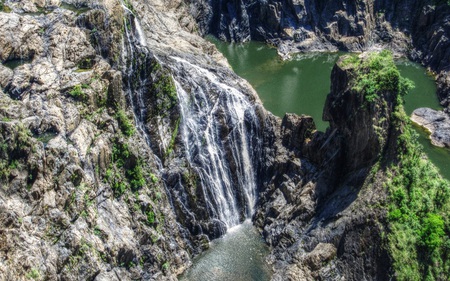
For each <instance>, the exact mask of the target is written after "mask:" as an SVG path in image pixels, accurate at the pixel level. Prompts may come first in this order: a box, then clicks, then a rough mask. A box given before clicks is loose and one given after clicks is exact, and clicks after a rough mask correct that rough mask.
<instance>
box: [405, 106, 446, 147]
mask: <svg viewBox="0 0 450 281" xmlns="http://www.w3.org/2000/svg"><path fill="white" fill-rule="evenodd" d="M411 121H413V122H414V123H416V124H417V125H419V126H421V127H423V128H424V129H425V130H427V131H428V133H429V134H430V139H431V143H432V144H433V145H435V146H439V147H447V148H448V147H450V117H449V116H448V115H447V114H445V113H444V112H442V111H437V110H433V109H431V108H426V107H421V108H418V109H416V110H414V111H413V113H412V115H411Z"/></svg>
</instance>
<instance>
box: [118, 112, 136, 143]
mask: <svg viewBox="0 0 450 281" xmlns="http://www.w3.org/2000/svg"><path fill="white" fill-rule="evenodd" d="M116 118H117V121H118V122H119V126H120V129H121V130H122V133H123V134H124V135H125V136H127V137H130V136H132V135H133V134H134V126H133V123H132V122H131V121H130V119H128V116H127V114H126V113H125V111H124V110H122V109H120V110H119V111H117V113H116Z"/></svg>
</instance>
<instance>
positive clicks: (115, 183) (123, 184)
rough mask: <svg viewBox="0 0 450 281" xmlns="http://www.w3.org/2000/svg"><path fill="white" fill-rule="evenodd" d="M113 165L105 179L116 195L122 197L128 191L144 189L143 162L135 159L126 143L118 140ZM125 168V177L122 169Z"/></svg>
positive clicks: (113, 153)
mask: <svg viewBox="0 0 450 281" xmlns="http://www.w3.org/2000/svg"><path fill="white" fill-rule="evenodd" d="M111 158H112V159H111V160H112V163H111V164H110V167H109V169H108V170H107V171H106V174H105V179H106V180H107V181H108V182H109V183H110V184H111V187H112V188H113V190H114V192H115V194H116V195H122V194H123V193H125V191H126V190H128V189H131V190H137V189H139V188H142V187H144V186H145V185H146V184H147V182H146V180H145V176H144V172H143V169H142V160H141V159H135V157H134V156H132V153H131V152H130V149H129V147H128V145H127V144H126V143H122V142H119V141H117V140H116V142H115V143H114V144H113V148H112V157H111ZM121 168H124V170H125V171H126V172H125V177H123V176H122V175H123V174H122V173H121V171H120V169H121Z"/></svg>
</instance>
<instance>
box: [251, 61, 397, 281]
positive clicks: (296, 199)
mask: <svg viewBox="0 0 450 281" xmlns="http://www.w3.org/2000/svg"><path fill="white" fill-rule="evenodd" d="M370 57H371V55H368V56H367V57H365V56H364V55H362V56H361V58H360V60H362V61H365V60H368V59H370ZM346 60H348V58H345V57H344V58H341V59H340V60H339V61H338V63H337V64H336V65H335V67H334V69H333V71H332V77H331V79H332V85H333V86H332V88H331V92H330V94H329V95H328V97H327V101H326V105H325V108H324V119H326V120H329V121H330V128H329V129H328V130H327V132H326V133H321V132H316V131H315V128H314V124H313V122H311V121H310V118H309V117H298V116H292V115H286V116H285V118H284V120H283V122H282V125H281V129H280V130H279V131H272V132H271V133H272V135H271V134H270V133H267V134H266V135H267V136H269V137H268V138H266V141H267V142H270V141H272V140H274V139H275V140H276V141H275V142H273V143H272V144H271V145H265V146H264V147H273V150H267V149H266V151H265V152H266V153H267V156H266V158H265V159H267V160H266V161H267V163H266V165H265V167H266V168H267V171H265V172H264V173H263V174H268V175H270V177H266V178H265V179H264V180H263V182H262V185H263V186H265V187H266V189H265V190H263V192H262V194H261V199H260V205H259V208H258V211H257V213H256V214H255V217H254V221H255V224H256V225H257V226H259V227H260V228H261V231H262V233H263V236H264V238H265V240H266V241H267V243H268V244H269V245H270V246H271V247H272V254H271V256H270V257H269V260H270V261H271V262H272V263H273V268H274V269H275V275H274V277H273V280H342V279H345V280H361V279H365V280H386V279H388V276H389V275H390V274H391V273H390V271H389V269H390V268H391V265H390V258H389V254H388V252H387V250H386V249H385V248H384V247H381V246H380V247H378V246H375V245H381V244H383V243H384V242H383V238H382V233H383V232H385V231H386V225H387V221H386V212H385V209H384V208H382V207H380V208H374V207H372V206H382V205H383V204H385V200H386V196H387V193H386V190H385V189H384V187H383V183H382V181H383V180H382V178H383V176H382V175H379V174H374V173H371V172H370V171H371V170H372V169H373V167H374V164H375V163H377V162H379V161H381V159H383V158H384V159H386V158H389V157H390V156H389V155H391V154H392V150H393V149H394V148H395V147H396V136H397V134H398V131H397V128H396V126H395V125H394V122H393V117H392V116H393V112H394V108H395V107H396V104H397V102H398V101H397V92H396V91H391V90H383V91H380V92H379V93H378V96H377V98H376V99H375V100H373V101H372V100H371V101H368V99H367V97H366V95H365V94H364V93H363V91H361V90H355V83H356V82H355V81H356V77H357V73H360V72H363V71H364V69H357V68H356V67H355V65H352V64H348V63H347V62H346ZM273 127H274V128H277V126H276V125H275V126H272V128H273ZM270 136H272V137H270ZM293 136H294V137H293ZM292 139H295V140H296V141H297V142H295V143H292V142H291V141H290V140H292ZM271 153H273V154H271ZM368 265H370V266H368Z"/></svg>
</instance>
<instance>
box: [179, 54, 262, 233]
mask: <svg viewBox="0 0 450 281" xmlns="http://www.w3.org/2000/svg"><path fill="white" fill-rule="evenodd" d="M172 58H173V59H174V60H175V61H176V62H177V64H178V65H180V64H181V65H183V67H184V68H185V71H189V74H190V75H191V77H205V78H206V79H207V81H206V82H208V84H210V85H211V86H210V87H211V88H209V89H208V90H209V91H208V92H207V93H205V89H203V88H202V87H196V88H195V93H191V94H188V93H187V92H186V91H185V90H184V89H183V87H182V86H181V84H180V83H178V82H176V88H177V93H178V99H179V102H180V107H181V114H182V121H181V128H180V129H181V130H180V132H181V134H182V138H183V142H184V147H185V154H186V157H187V159H188V161H189V162H190V163H191V165H192V166H193V167H194V168H195V169H196V171H197V172H198V174H199V176H200V180H201V183H202V188H203V195H204V198H205V201H206V203H207V205H208V211H209V212H210V214H211V215H212V217H213V218H217V219H219V220H221V221H222V222H224V223H225V225H226V226H227V228H230V227H232V226H235V225H238V224H239V223H240V210H241V209H243V210H244V211H245V216H246V217H250V216H251V215H252V214H253V209H254V206H255V201H256V179H255V174H254V168H253V164H252V160H251V159H252V155H251V152H252V151H254V150H257V148H255V147H252V146H251V136H250V135H249V134H250V131H251V130H250V131H249V130H248V129H247V128H246V124H245V119H246V118H247V119H248V120H250V122H257V121H256V120H257V117H256V114H255V112H254V108H253V106H252V104H250V102H249V101H248V99H247V97H246V96H245V95H243V94H242V93H241V92H239V91H238V90H237V89H235V88H233V87H230V86H228V85H226V84H224V83H222V82H220V80H219V78H218V77H217V76H216V75H215V74H213V73H211V72H210V71H208V70H206V69H204V68H201V67H199V66H196V65H193V64H191V63H189V62H187V61H186V60H183V59H180V58H176V57H172ZM211 90H213V91H216V92H217V93H218V95H217V97H215V98H214V96H213V95H212V94H211V92H210V91H211ZM223 115H225V116H223ZM223 123H226V125H225V126H226V127H227V128H228V129H229V131H228V132H227V135H226V136H225V137H224V136H223V133H222V132H221V130H223V129H224V124H223ZM251 127H253V128H255V127H257V124H256V123H254V124H252V126H251ZM227 149H228V151H231V153H228V154H227V152H226V150H227ZM230 154H231V155H230ZM230 156H231V157H232V159H230ZM231 165H233V166H234V167H235V169H234V171H232V170H231V168H230V166H231ZM233 172H234V173H235V174H236V178H237V181H236V180H233V175H232V173H233ZM236 184H237V186H236ZM239 194H242V195H243V196H244V198H243V200H244V201H245V202H244V203H243V204H244V206H239V202H238V198H237V197H238V195H239Z"/></svg>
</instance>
